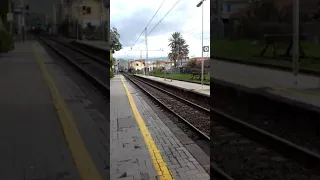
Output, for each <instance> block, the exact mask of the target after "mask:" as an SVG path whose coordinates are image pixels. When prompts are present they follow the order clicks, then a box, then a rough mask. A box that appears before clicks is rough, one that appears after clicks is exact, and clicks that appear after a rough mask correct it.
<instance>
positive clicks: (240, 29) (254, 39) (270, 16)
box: [210, 0, 320, 72]
mask: <svg viewBox="0 0 320 180" xmlns="http://www.w3.org/2000/svg"><path fill="white" fill-rule="evenodd" d="M292 2H293V1H278V0H263V1H257V0H254V1H252V2H251V3H250V4H249V5H248V7H247V8H244V9H240V10H239V11H237V12H234V13H231V15H230V18H229V19H228V21H227V22H225V23H224V28H223V29H224V35H223V36H211V37H213V38H214V39H212V40H211V41H210V43H211V44H210V45H211V46H210V47H211V54H212V57H214V58H216V59H221V60H225V61H228V60H230V61H240V62H242V63H248V64H252V63H255V64H261V65H273V66H279V67H287V68H291V66H292V49H290V48H289V47H290V43H291V41H292V39H293V37H292V34H293V26H292V22H293V12H292V10H293V4H292ZM318 6H319V4H318V1H316V0H306V1H300V6H299V7H300V44H301V48H302V50H303V52H304V54H305V56H301V58H300V68H301V69H305V70H311V71H317V72H320V51H319V49H320V10H319V8H318ZM214 24H215V21H213V22H212V25H214ZM267 44H268V45H269V46H268V48H267V50H266V51H265V53H264V54H263V55H262V54H261V52H262V51H263V49H264V48H265V47H266V45H267ZM273 47H274V48H275V50H276V54H274V51H273ZM288 48H289V49H290V51H289V53H288V54H286V51H287V49H288ZM301 55H302V53H301Z"/></svg>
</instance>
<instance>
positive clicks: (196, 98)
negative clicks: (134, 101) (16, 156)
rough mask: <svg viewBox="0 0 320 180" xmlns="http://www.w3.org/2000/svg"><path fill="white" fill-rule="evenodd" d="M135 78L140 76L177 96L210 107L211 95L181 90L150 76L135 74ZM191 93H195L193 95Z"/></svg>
mask: <svg viewBox="0 0 320 180" xmlns="http://www.w3.org/2000/svg"><path fill="white" fill-rule="evenodd" d="M135 78H139V79H141V80H143V81H146V82H148V83H150V84H153V85H156V86H158V87H160V88H162V89H165V90H166V91H169V92H171V93H172V94H174V95H177V96H179V97H182V98H184V99H188V100H189V101H191V102H193V103H195V104H198V105H199V106H201V107H204V108H206V109H210V97H205V96H201V95H197V94H195V93H192V92H189V93H186V92H183V91H179V90H178V88H171V87H170V86H169V85H166V84H165V83H162V82H158V81H154V80H151V79H148V78H142V77H139V76H135ZM191 94H193V95H191Z"/></svg>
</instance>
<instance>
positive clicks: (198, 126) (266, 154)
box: [41, 38, 320, 180]
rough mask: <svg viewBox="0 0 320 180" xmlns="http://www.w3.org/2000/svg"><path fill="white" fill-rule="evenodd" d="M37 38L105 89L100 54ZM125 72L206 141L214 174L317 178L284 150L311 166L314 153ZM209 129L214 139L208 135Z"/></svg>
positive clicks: (223, 176)
mask: <svg viewBox="0 0 320 180" xmlns="http://www.w3.org/2000/svg"><path fill="white" fill-rule="evenodd" d="M41 39H42V41H43V42H44V43H46V44H47V45H48V46H49V47H50V48H52V49H53V50H54V51H55V52H57V53H58V54H59V55H61V56H62V57H64V58H65V59H67V60H68V62H69V63H71V64H72V65H74V66H75V67H77V69H78V70H79V71H80V72H81V73H83V74H84V75H85V76H86V77H88V78H90V79H91V80H92V82H94V83H95V84H97V85H98V86H100V87H101V88H103V89H104V90H106V92H107V93H109V87H108V84H109V79H108V77H107V75H109V67H110V65H108V63H103V60H102V59H101V58H99V57H95V56H92V55H91V53H88V52H86V51H85V49H81V48H77V47H76V46H73V47H70V45H67V44H65V43H63V42H59V41H54V40H53V39H48V38H41ZM106 74H107V75H106ZM126 77H127V78H128V79H129V80H131V81H132V82H133V83H134V84H136V85H137V86H138V87H140V88H141V89H142V90H143V91H145V92H146V93H147V94H148V95H149V96H150V97H152V98H153V99H155V100H156V101H158V102H159V103H160V104H161V105H162V106H163V107H165V108H167V109H168V110H169V111H170V112H171V113H173V114H175V116H176V117H178V118H179V119H181V120H182V121H183V122H184V123H185V124H186V125H187V126H189V127H190V129H193V131H194V133H196V134H197V136H198V137H200V138H201V139H202V140H204V141H206V142H207V143H208V146H211V160H212V161H211V168H210V171H211V174H213V175H214V176H215V177H217V178H218V179H225V180H227V179H228V180H232V179H268V180H269V179H270V180H271V179H299V180H300V179H301V180H304V179H310V177H311V176H316V177H318V176H317V175H319V173H318V172H319V171H316V170H315V171H312V170H310V169H308V168H305V166H302V165H301V164H300V163H297V162H296V161H293V160H292V159H289V158H287V156H286V155H285V154H286V152H287V154H290V155H291V156H290V157H293V156H294V155H295V156H301V157H302V158H300V160H301V159H302V160H303V163H305V164H307V165H310V166H311V167H312V168H315V167H317V166H316V165H317V164H318V163H319V162H320V161H319V159H320V158H319V157H318V156H317V155H316V154H314V153H311V152H309V151H308V150H306V149H304V148H302V147H300V146H297V145H295V144H293V143H291V142H288V141H286V140H284V139H281V138H279V137H277V136H274V135H273V134H270V133H267V132H265V131H262V130H261V129H258V128H256V127H253V126H251V125H250V124H247V123H244V122H245V121H243V120H239V119H236V118H234V117H232V116H230V115H228V114H225V113H223V112H221V111H218V110H217V109H214V108H212V107H211V111H210V110H209V109H208V105H205V104H201V101H200V102H199V100H197V99H196V98H194V99H193V98H189V99H188V100H186V98H187V97H181V93H176V92H175V91H173V90H170V88H169V87H165V86H162V87H161V88H159V84H157V83H152V82H151V81H147V80H146V79H144V80H143V79H141V78H137V77H133V76H128V75H126ZM210 113H211V114H210ZM210 115H211V121H210ZM210 133H211V137H214V139H210ZM256 142H258V143H256ZM272 149H275V150H272ZM279 152H281V153H282V154H280V153H279ZM283 154H284V155H283ZM293 159H299V158H293ZM312 168H311V169H312Z"/></svg>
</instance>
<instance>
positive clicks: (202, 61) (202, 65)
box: [201, 4, 204, 88]
mask: <svg viewBox="0 0 320 180" xmlns="http://www.w3.org/2000/svg"><path fill="white" fill-rule="evenodd" d="M201 36H202V38H201V39H202V40H201V43H202V46H201V54H202V55H201V56H202V60H201V88H202V87H203V70H204V60H203V4H202V35H201Z"/></svg>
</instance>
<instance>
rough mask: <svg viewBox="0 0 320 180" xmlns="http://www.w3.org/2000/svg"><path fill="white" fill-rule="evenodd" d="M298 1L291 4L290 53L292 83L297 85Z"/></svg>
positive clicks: (295, 0)
mask: <svg viewBox="0 0 320 180" xmlns="http://www.w3.org/2000/svg"><path fill="white" fill-rule="evenodd" d="M299 4H300V3H299V0H294V4H293V49H292V50H293V51H292V70H293V76H294V79H295V80H294V83H295V84H298V79H297V76H298V74H299V64H300V63H299V59H300V49H299V38H300V36H299V21H300V19H299V17H300V16H299V15H300V12H299Z"/></svg>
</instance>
